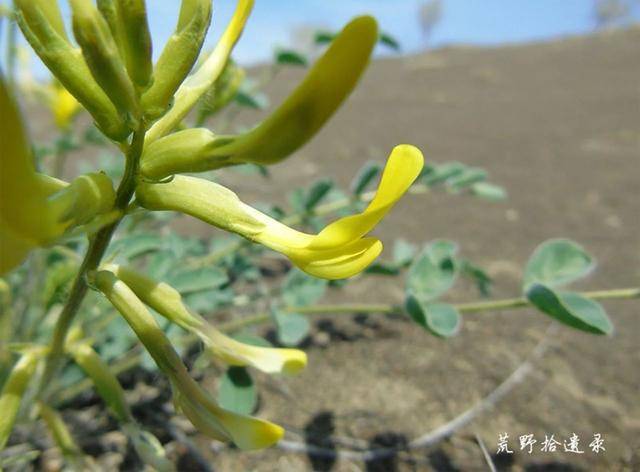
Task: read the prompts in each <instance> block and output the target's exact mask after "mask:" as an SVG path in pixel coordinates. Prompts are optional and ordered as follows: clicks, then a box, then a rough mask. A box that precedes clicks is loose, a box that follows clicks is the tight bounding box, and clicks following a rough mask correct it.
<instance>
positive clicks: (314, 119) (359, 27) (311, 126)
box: [151, 16, 378, 172]
mask: <svg viewBox="0 0 640 472" xmlns="http://www.w3.org/2000/svg"><path fill="white" fill-rule="evenodd" d="M377 40H378V27H377V23H376V21H375V20H374V19H373V18H372V17H369V16H362V17H359V18H356V19H354V20H352V21H351V22H350V23H349V24H348V25H347V26H345V28H344V29H343V30H342V31H341V32H340V34H339V35H338V36H337V37H336V38H335V39H334V40H333V42H332V44H331V46H330V47H329V49H328V50H327V51H326V52H325V54H324V55H323V56H322V57H321V58H320V59H319V60H318V61H317V62H316V64H315V65H314V66H313V68H312V69H311V70H310V71H309V73H308V74H307V76H306V77H305V79H304V80H303V82H302V83H301V84H300V85H299V86H298V88H297V89H296V90H295V91H294V92H293V93H292V94H291V95H290V96H289V98H287V100H286V101H285V102H284V103H283V104H282V105H280V107H279V108H278V109H277V110H276V111H275V112H274V113H273V114H272V115H271V116H269V118H267V119H266V120H265V121H263V122H262V123H261V124H260V125H259V126H257V127H256V128H255V129H253V130H252V131H250V132H248V133H246V134H243V135H239V136H220V137H217V138H216V140H217V142H216V143H214V144H213V145H209V146H208V149H206V150H203V152H201V153H200V155H201V156H202V159H206V160H205V161H204V162H202V163H201V164H200V165H199V166H196V168H197V169H198V170H199V171H202V170H211V169H216V168H219V167H222V166H226V165H229V164H234V163H235V164H240V163H245V162H254V163H258V164H273V163H276V162H278V161H280V160H282V159H284V158H286V157H287V156H289V155H290V154H291V153H293V152H294V151H295V150H297V149H298V148H300V147H301V146H302V145H303V144H305V143H306V142H307V141H309V140H310V139H311V138H312V137H313V136H314V135H315V134H316V133H317V132H318V130H319V129H320V128H321V127H322V126H323V125H324V124H325V123H326V121H327V120H328V119H329V118H330V117H331V116H332V115H333V114H334V113H335V112H336V110H337V109H338V108H339V107H340V105H341V104H342V103H343V102H344V100H345V99H346V98H347V97H348V96H349V94H350V93H351V91H352V90H353V88H354V87H355V85H356V83H357V82H358V80H359V79H360V77H361V75H362V73H363V72H364V70H365V69H366V67H367V65H368V63H369V57H370V56H371V52H372V51H373V48H374V46H375V44H376V42H377ZM194 77H195V76H194ZM185 84H186V83H185ZM177 99H178V95H176V105H177ZM174 110H175V107H174V109H173V110H171V111H170V112H169V114H172V113H174ZM183 117H184V114H180V119H182V118H183ZM165 119H166V118H163V119H162V120H160V122H158V124H156V126H159V124H160V123H161V122H162V121H164V120H165ZM176 123H177V121H175V120H173V121H172V125H171V128H173V127H175V124H176ZM156 126H154V128H155V127H156ZM171 128H169V127H168V126H164V125H163V128H162V132H161V133H160V132H155V133H154V131H155V130H154V129H153V128H152V129H151V133H153V139H156V138H159V137H160V136H161V135H162V134H165V133H167V132H169V131H170V130H171ZM158 131H159V130H158ZM205 152H206V155H205ZM191 161H192V160H190V159H189V158H188V157H186V156H185V157H184V159H183V161H180V162H178V161H176V162H173V164H174V165H173V169H172V170H173V171H174V172H187V171H188V168H189V167H192V168H193V167H194V163H193V162H191ZM181 166H182V167H181Z"/></svg>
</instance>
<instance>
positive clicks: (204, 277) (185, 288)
mask: <svg viewBox="0 0 640 472" xmlns="http://www.w3.org/2000/svg"><path fill="white" fill-rule="evenodd" d="M228 281H229V277H228V276H227V274H226V272H225V271H224V270H222V269H220V268H218V267H202V268H199V269H189V268H183V269H178V270H177V271H175V272H173V273H172V274H171V275H170V277H169V279H168V280H167V282H168V283H169V285H171V286H172V287H173V288H175V289H176V290H177V291H178V292H180V293H182V294H183V295H187V294H191V293H194V292H203V291H206V290H213V289H216V288H218V287H221V286H222V285H224V284H226V283H227V282H228Z"/></svg>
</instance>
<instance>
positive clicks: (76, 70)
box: [15, 0, 131, 141]
mask: <svg viewBox="0 0 640 472" xmlns="http://www.w3.org/2000/svg"><path fill="white" fill-rule="evenodd" d="M45 4H46V6H44V7H43V5H45ZM15 5H16V19H17V22H18V24H19V25H20V29H21V30H22V32H23V34H24V35H25V38H26V39H27V41H29V43H30V44H31V47H33V49H34V50H35V52H36V53H37V54H38V56H39V57H40V59H42V61H43V62H44V64H45V65H46V66H47V68H48V69H49V70H50V71H51V72H52V73H53V75H54V76H56V78H57V79H58V80H59V81H60V82H61V83H62V85H63V86H64V87H65V88H66V89H67V90H68V91H69V92H70V93H71V94H72V95H73V96H74V97H76V99H77V100H78V101H79V102H80V103H81V104H82V106H84V107H85V108H86V109H87V111H88V112H89V113H90V114H91V115H92V116H93V118H94V120H95V121H96V125H97V126H98V127H99V128H100V129H101V130H102V132H103V133H104V134H105V135H106V136H108V137H109V138H111V139H113V140H116V141H122V140H124V139H125V138H126V137H127V136H128V135H129V134H130V133H131V130H130V129H129V128H128V127H127V126H126V124H125V122H124V120H123V119H122V117H121V116H120V115H119V113H118V111H117V110H116V108H115V106H114V105H113V103H112V102H111V100H110V99H109V97H108V96H107V94H106V93H105V92H104V91H103V90H102V89H101V88H100V86H99V85H98V84H97V83H96V81H95V80H94V78H93V77H92V75H91V72H90V71H89V68H88V67H87V64H86V63H85V61H84V59H83V57H82V53H81V52H80V51H79V50H78V49H76V48H74V47H73V46H72V45H71V44H70V43H69V41H68V40H67V38H66V33H64V28H63V27H62V28H61V27H60V25H58V26H56V24H57V20H55V17H57V16H58V15H59V10H58V9H57V8H56V7H57V5H56V4H55V2H50V3H49V0H39V1H33V0H15ZM50 18H53V21H51V20H50Z"/></svg>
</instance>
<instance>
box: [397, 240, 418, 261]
mask: <svg viewBox="0 0 640 472" xmlns="http://www.w3.org/2000/svg"><path fill="white" fill-rule="evenodd" d="M417 250H418V249H417V247H416V246H415V244H411V243H409V242H407V241H405V240H404V239H396V241H395V243H394V245H393V262H394V263H395V264H396V265H397V266H398V267H406V266H408V265H409V264H411V261H412V260H413V258H414V256H415V255H416V251H417Z"/></svg>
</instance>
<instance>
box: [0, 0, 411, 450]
mask: <svg viewBox="0 0 640 472" xmlns="http://www.w3.org/2000/svg"><path fill="white" fill-rule="evenodd" d="M15 5H16V10H17V11H16V17H17V21H18V23H19V25H20V27H21V29H22V31H23V33H24V35H25V37H26V38H27V40H28V41H29V43H30V44H31V46H32V47H33V49H34V50H35V51H36V53H37V54H38V55H39V56H40V58H41V59H42V60H43V62H44V63H45V64H46V65H47V67H48V68H49V69H50V70H51V72H52V73H53V75H54V76H55V78H56V79H57V80H58V81H59V83H60V84H61V86H62V87H64V88H63V89H62V90H65V93H67V94H68V97H71V98H72V99H73V100H77V102H78V103H79V104H80V105H82V107H84V109H86V111H88V112H89V114H91V116H92V117H93V119H94V121H95V124H96V126H97V127H98V128H99V129H100V130H101V131H102V133H104V135H105V136H107V137H108V138H110V139H111V140H112V141H114V142H115V143H117V144H118V145H119V146H120V147H121V148H122V149H127V150H131V149H134V151H135V150H137V151H138V152H127V153H125V154H126V157H127V174H126V176H125V179H126V178H127V176H128V177H129V178H130V180H131V181H132V182H133V188H132V189H131V192H130V194H127V191H126V189H125V186H124V184H123V183H121V184H120V186H119V188H118V190H117V191H115V190H114V188H113V185H112V182H111V181H110V179H109V178H107V177H106V176H105V175H104V174H100V173H96V174H88V175H84V176H81V177H78V178H77V179H75V180H74V181H73V182H71V183H70V184H68V183H66V182H62V181H60V180H57V179H54V178H52V177H48V176H45V175H42V174H38V173H37V172H36V170H35V167H34V164H33V158H32V155H31V153H30V150H29V146H28V144H27V143H28V142H27V138H26V136H25V133H24V131H23V129H22V127H21V124H20V123H21V120H20V119H19V116H18V115H19V114H18V110H17V107H16V105H15V104H14V102H13V101H12V99H11V98H10V94H9V92H8V91H7V89H6V87H5V86H4V85H2V88H1V90H0V108H1V109H2V113H3V117H5V116H6V119H5V120H4V121H5V123H4V125H3V126H2V127H1V128H0V133H1V138H2V143H3V151H2V153H3V154H2V158H1V159H0V274H3V273H6V272H7V271H9V270H11V269H13V268H15V267H16V266H18V265H19V264H20V263H21V262H22V261H23V260H24V258H25V257H26V255H27V254H28V252H29V251H30V250H31V249H33V248H35V247H37V246H46V245H50V244H52V243H54V242H56V241H58V240H60V238H62V237H64V236H65V234H68V232H69V231H70V230H71V229H72V228H77V227H81V228H80V230H82V226H83V225H87V228H89V227H90V228H92V230H91V231H89V230H88V229H87V233H88V235H89V237H90V238H91V237H93V236H92V235H93V234H94V233H95V228H96V227H100V224H101V222H103V221H108V222H109V223H108V224H110V225H114V222H115V225H117V222H118V221H119V219H121V218H122V217H123V216H124V214H125V212H126V208H127V205H130V204H131V203H130V199H131V194H132V193H133V192H134V191H135V197H136V199H135V202H134V203H133V204H134V205H139V206H140V207H142V208H145V209H147V210H150V211H176V212H181V213H185V214H189V215H191V216H194V217H196V218H198V219H201V220H203V221H205V222H207V223H210V224H212V225H214V226H216V227H219V228H222V229H225V230H227V231H230V232H233V233H236V234H239V235H241V236H243V237H245V238H247V239H249V240H251V241H254V242H257V243H260V244H262V245H264V246H266V247H268V248H271V249H273V250H275V251H278V252H280V253H282V254H284V255H285V256H287V257H288V258H289V259H290V260H291V261H292V263H293V264H295V265H296V266H297V267H299V268H300V269H301V270H303V271H305V272H307V273H308V274H311V275H314V276H317V277H322V278H327V279H341V278H346V277H351V276H353V275H355V274H357V273H359V272H361V271H362V270H364V269H365V268H366V267H367V266H368V265H369V264H371V262H372V261H373V260H374V259H375V258H376V257H377V256H378V255H379V254H380V252H381V251H382V243H381V242H380V241H379V240H378V239H376V238H373V237H368V236H367V235H368V233H369V232H370V231H371V230H372V229H373V228H374V227H375V226H376V225H377V224H378V222H379V221H380V220H381V219H382V218H383V217H384V216H385V215H386V214H387V212H389V211H390V209H391V208H392V207H393V206H394V204H395V203H396V202H397V201H398V200H399V198H400V197H401V196H402V195H403V194H404V193H405V192H406V191H407V189H408V188H409V187H410V186H411V185H412V183H413V182H414V180H415V179H416V178H417V177H418V175H419V174H420V172H421V170H422V167H423V157H422V154H421V153H420V151H419V150H418V149H416V148H415V147H413V146H410V145H400V146H397V147H396V148H394V149H393V151H392V153H391V155H390V157H389V160H388V162H387V165H386V167H385V170H384V172H383V175H382V178H381V181H380V184H379V188H378V190H377V193H376V195H375V198H374V199H373V200H372V201H371V203H370V204H369V206H368V207H367V208H366V209H365V210H364V211H363V212H362V213H360V214H356V215H353V216H349V217H344V218H341V219H339V220H337V221H335V222H333V223H331V224H329V225H328V226H327V227H326V228H324V229H323V230H322V231H320V232H319V233H318V234H307V233H304V232H301V231H298V230H296V229H293V228H289V227H287V226H285V225H284V224H282V223H280V222H278V221H277V220H275V219H273V218H271V217H269V216H267V215H265V214H263V213H261V212H259V211H258V210H256V209H254V208H252V207H250V206H249V205H247V204H245V203H243V202H242V201H241V200H240V199H239V198H238V196H237V195H236V194H235V193H233V192H232V191H231V190H229V189H227V188H225V187H223V186H221V185H219V184H216V183H214V182H211V181H209V180H206V179H202V178H196V177H192V176H186V175H183V174H185V173H198V172H204V171H210V170H215V169H220V168H223V167H228V166H233V165H239V164H245V163H257V164H261V165H269V164H274V163H277V162H280V161H281V160H283V159H285V158H286V157H288V156H289V155H291V154H292V153H293V152H294V151H296V150H297V149H299V148H300V147H301V146H303V145H304V144H305V143H306V142H307V141H309V140H310V139H311V138H312V137H313V136H314V135H315V134H316V133H317V131H318V130H319V129H320V128H321V127H322V126H323V125H324V123H325V122H326V121H327V120H328V119H329V118H330V117H331V116H332V115H333V113H334V112H335V111H336V110H337V109H338V107H339V106H340V105H341V104H342V102H343V101H344V100H345V99H346V97H347V96H348V95H349V94H350V92H351V91H352V90H353V88H354V87H355V85H356V83H357V82H358V80H359V78H360V76H361V75H362V73H363V71H364V70H365V68H366V66H367V64H368V62H369V59H370V56H371V53H372V51H373V48H374V46H375V44H376V42H377V40H378V29H377V25H376V22H375V20H374V19H373V18H371V17H367V16H363V17H358V18H356V19H354V20H353V21H351V22H350V23H349V24H348V25H347V26H346V27H345V28H344V29H343V30H342V31H341V32H340V33H339V34H338V35H337V36H336V38H335V39H334V40H333V42H332V44H331V45H330V47H329V48H328V49H327V51H326V52H325V53H324V54H323V56H322V57H321V58H320V59H319V60H318V61H317V62H316V64H315V65H314V66H313V67H312V68H311V70H310V71H309V72H308V74H307V76H306V77H305V79H304V80H303V81H302V83H301V84H300V85H299V86H298V87H297V89H296V90H295V91H294V92H293V93H292V94H291V95H290V97H289V98H288V99H286V100H285V101H284V103H282V104H281V105H280V106H279V107H278V108H277V109H276V110H275V111H274V112H273V113H272V114H271V115H270V116H269V117H268V118H266V119H265V120H264V121H263V122H262V123H260V124H259V125H257V126H256V127H254V128H253V129H252V130H250V131H248V132H246V133H243V134H237V135H217V134H215V133H214V132H212V131H210V130H208V129H204V128H188V129H182V128H184V127H183V126H181V124H182V122H183V120H184V119H185V118H186V116H187V114H188V113H189V112H190V111H191V110H192V108H193V107H194V105H195V104H196V103H197V102H198V101H199V100H200V99H202V98H203V97H204V96H205V95H206V94H207V93H208V92H210V90H211V88H212V86H213V84H214V83H215V82H216V81H217V80H218V79H219V78H220V77H221V76H223V74H224V73H225V70H227V71H229V70H230V69H229V68H228V65H229V64H232V62H230V61H231V59H230V55H231V52H232V49H233V47H234V45H235V43H236V42H237V41H238V39H239V37H240V35H241V33H242V30H243V28H244V26H245V23H246V21H247V19H248V17H249V14H250V12H251V9H252V6H253V1H252V0H239V1H238V4H237V7H236V10H235V13H234V16H233V18H232V20H231V22H230V23H229V25H228V26H227V28H226V30H225V31H224V33H223V35H222V37H221V39H220V41H219V43H218V44H217V46H216V47H215V49H214V50H213V51H212V52H211V53H210V55H209V56H208V57H206V58H205V59H204V60H202V61H201V62H200V65H199V66H198V67H197V68H196V70H195V71H194V72H192V69H193V68H194V65H195V64H196V62H197V60H198V57H199V54H200V50H201V48H202V44H203V42H204V39H205V36H206V33H207V30H208V27H209V24H210V22H211V13H212V10H211V8H212V7H211V0H183V1H182V5H181V9H180V15H179V18H178V22H177V26H176V29H175V32H174V34H173V35H172V36H171V38H170V39H169V41H168V42H167V44H166V45H165V47H164V49H163V51H162V53H161V54H160V56H159V59H158V61H157V62H156V63H155V64H153V62H152V55H151V52H152V41H151V36H150V33H149V27H148V22H147V15H146V5H145V2H144V0H104V1H98V2H97V6H96V5H94V3H93V2H92V1H91V0H70V5H71V11H72V18H73V34H74V37H75V40H76V43H73V42H72V41H71V39H70V38H69V36H68V34H67V29H66V26H65V24H64V22H63V20H62V16H61V14H60V10H59V8H58V4H57V1H55V0H16V1H15ZM76 44H77V46H76ZM228 73H229V74H231V72H228ZM236 75H237V74H236ZM238 80H242V78H241V77H240V78H238V77H235V78H233V77H231V78H228V80H226V81H227V82H229V83H230V84H232V85H233V84H235V85H237V82H238ZM67 91H68V92H67ZM65 97H66V95H65ZM68 97H67V98H68ZM223 98H224V97H223ZM65 100H66V101H65V102H64V103H67V102H68V103H71V101H70V99H69V100H67V99H66V98H65ZM221 100H222V99H221ZM68 108H69V107H67V105H64V104H62V102H61V105H60V113H61V114H63V113H64V114H65V115H66V114H68ZM178 128H181V129H180V130H177V129H178ZM123 182H124V180H123ZM123 189H124V190H123ZM114 215H115V216H114ZM114 228H115V226H114ZM86 275H87V279H88V282H89V284H90V285H91V286H92V287H94V288H96V289H97V290H99V291H100V292H101V293H102V294H103V295H104V296H105V297H107V298H108V299H109V301H110V302H111V303H112V305H113V306H114V307H115V308H116V309H117V310H118V311H119V312H120V313H121V314H122V316H123V317H124V319H125V320H126V321H127V322H128V323H129V325H130V326H131V328H132V329H133V331H135V333H136V335H137V336H138V338H139V339H140V340H141V342H142V343H143V344H144V346H145V347H146V349H147V350H148V351H149V353H150V354H151V356H152V357H153V359H154V360H155V361H156V363H157V364H158V366H159V367H160V369H161V370H162V371H163V372H165V374H166V375H167V376H168V378H169V379H170V382H171V385H172V388H173V391H174V399H175V403H176V405H177V406H178V408H179V409H180V410H181V411H182V412H183V413H184V414H185V415H186V416H187V417H188V418H189V419H190V420H191V421H192V422H193V424H194V425H195V426H196V427H198V428H199V429H200V430H201V431H202V432H204V433H206V434H208V435H210V436H211V437H213V438H216V439H220V440H230V441H233V442H234V443H235V444H237V445H238V446H239V447H241V448H246V449H253V448H259V447H265V446H268V445H270V444H273V443H274V442H276V441H277V440H278V439H279V438H280V437H281V436H282V433H283V430H282V428H280V427H278V426H276V425H273V424H271V423H268V422H266V421H263V420H260V419H257V418H252V417H247V416H242V415H238V414H235V413H232V412H229V411H226V410H224V409H222V408H221V407H219V406H218V405H217V404H216V403H215V401H214V400H213V399H211V398H210V397H209V395H208V394H207V393H206V392H205V391H204V390H203V389H202V388H201V387H200V386H199V385H198V384H197V383H196V382H195V381H194V380H193V379H192V378H191V377H190V376H189V374H188V372H187V369H186V367H185V366H184V364H183V363H182V361H181V360H180V358H179V356H178V355H177V353H176V352H175V350H174V349H173V347H172V346H171V343H170V342H169V340H168V339H167V338H166V336H165V335H164V333H163V332H162V330H160V328H159V327H158V326H157V324H156V322H155V320H154V318H153V316H151V314H150V313H149V311H148V309H147V307H150V308H153V309H154V310H155V311H156V312H157V313H159V314H160V315H161V316H164V317H166V318H167V319H168V320H170V321H171V322H173V323H176V324H178V325H179V326H181V327H182V328H184V329H186V330H188V331H190V332H192V333H194V334H196V335H197V336H199V337H200V339H202V341H203V343H204V344H205V346H206V347H207V349H208V350H210V352H211V353H212V354H213V355H215V356H217V357H219V358H221V359H223V360H224V361H225V362H227V363H229V364H232V365H242V366H252V367H254V368H257V369H260V370H262V371H264V372H268V373H287V374H295V373H297V372H299V371H300V370H301V369H302V368H303V367H304V366H305V364H306V357H305V355H304V353H303V352H301V351H297V350H293V349H270V348H262V347H255V346H249V345H245V344H242V343H240V342H238V341H236V340H233V339H230V338H228V337H227V336H225V335H224V334H222V333H221V332H219V331H218V330H216V329H215V328H213V327H212V326H211V325H209V324H208V322H207V321H205V320H204V319H203V318H201V317H200V316H199V315H197V314H195V313H193V312H191V311H190V310H189V309H188V308H187V307H186V306H185V305H184V304H183V302H182V299H181V297H180V294H179V293H178V292H177V291H176V290H174V289H173V288H172V287H170V286H168V285H167V284H164V283H162V282H158V281H155V280H152V279H149V278H148V277H146V276H143V275H141V274H139V273H137V272H136V271H135V270H133V269H131V268H128V267H121V266H117V265H110V264H108V265H102V266H100V267H97V266H96V267H95V268H92V270H90V271H89V272H88V273H87V274H86Z"/></svg>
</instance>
